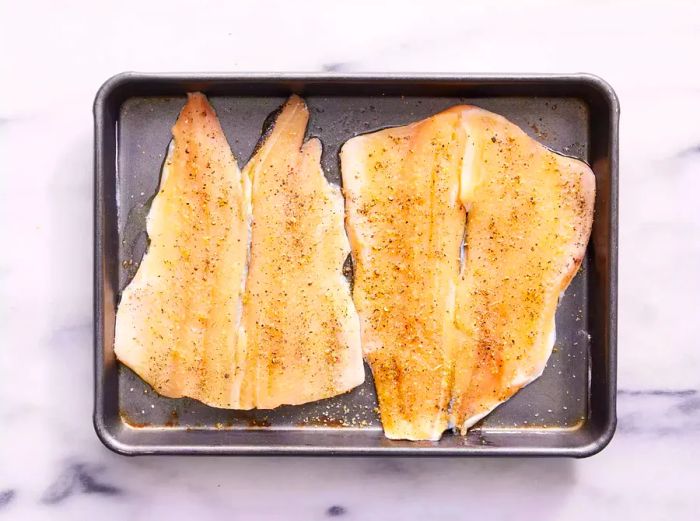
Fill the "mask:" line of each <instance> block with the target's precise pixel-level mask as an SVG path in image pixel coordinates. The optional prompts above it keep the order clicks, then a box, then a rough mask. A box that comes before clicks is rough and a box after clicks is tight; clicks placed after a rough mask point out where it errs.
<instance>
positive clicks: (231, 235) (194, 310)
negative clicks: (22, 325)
mask: <svg viewBox="0 0 700 521" xmlns="http://www.w3.org/2000/svg"><path fill="white" fill-rule="evenodd" d="M172 132H173V141H172V142H171V144H170V147H169V150H168V155H167V157H166V160H165V163H164V166H163V172H162V175H161V181H160V186H159V190H158V193H157V194H156V196H155V198H154V199H153V203H152V205H151V209H150V211H149V214H148V218H147V232H148V236H149V238H150V245H149V247H148V251H147V252H146V254H145V255H144V257H143V259H142V260H141V263H140V265H139V268H138V271H137V273H136V275H135V276H134V278H133V280H132V281H131V282H130V283H129V285H128V286H127V287H126V288H125V289H124V291H123V292H122V295H121V301H120V303H119V307H118V310H117V317H116V325H115V341H114V351H115V354H116V356H117V358H118V359H119V360H120V361H121V362H122V363H124V364H125V365H127V366H129V367H130V368H131V369H132V370H134V371H135V372H136V373H137V374H138V375H139V376H140V377H141V378H143V379H144V380H145V381H147V382H148V383H149V384H151V385H152V386H153V388H154V389H155V390H156V391H157V392H158V393H159V394H161V395H163V396H167V397H171V398H178V397H183V396H187V397H191V398H195V399H197V400H199V401H201V402H203V403H206V404H207V405H211V406H214V407H226V408H233V407H236V406H237V405H238V397H237V396H236V394H235V392H234V389H233V386H232V382H233V381H234V379H235V376H236V375H235V374H234V371H235V363H234V360H235V356H236V351H237V349H238V345H239V342H240V339H239V337H240V333H241V331H240V325H241V311H242V305H241V296H242V292H243V287H244V279H245V266H246V255H247V242H248V228H249V225H248V221H249V219H250V208H249V204H248V202H247V201H248V199H249V187H248V181H247V179H246V178H245V177H243V176H242V175H241V172H240V170H239V169H238V165H237V163H236V159H235V157H234V156H233V154H232V152H231V149H230V147H229V145H228V142H227V141H226V137H225V136H224V133H223V130H222V128H221V125H220V123H219V121H218V119H217V117H216V113H215V112H214V109H213V108H212V107H211V105H210V104H209V102H208V101H207V99H206V97H205V96H204V95H203V94H201V93H193V94H189V95H188V98H187V103H186V105H185V106H184V108H183V109H182V111H181V112H180V115H179V117H178V119H177V121H176V123H175V125H174V127H173V130H172Z"/></svg>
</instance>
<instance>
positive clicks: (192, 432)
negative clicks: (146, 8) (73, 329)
mask: <svg viewBox="0 0 700 521" xmlns="http://www.w3.org/2000/svg"><path fill="white" fill-rule="evenodd" d="M191 90H202V91H204V92H205V93H206V94H208V96H209V99H210V101H211V103H212V105H213V106H214V108H215V109H216V111H217V114H218V116H219V119H220V121H221V124H222V126H223V128H224V131H225V133H226V136H227V138H228V140H229V143H230V145H231V147H232V149H233V152H234V154H235V156H236V158H237V159H238V161H239V165H240V166H241V167H243V165H244V164H245V161H246V160H247V159H248V157H249V156H250V154H251V153H252V150H253V148H254V146H255V144H256V142H257V140H258V139H259V137H260V132H261V129H262V126H263V122H264V121H265V119H266V118H267V117H268V115H269V114H270V113H271V112H273V111H274V110H275V109H277V108H278V107H279V106H280V105H281V104H282V103H283V102H284V100H285V99H286V97H287V95H288V94H290V93H292V92H296V93H298V94H300V95H302V96H304V97H305V100H306V102H307V104H308V106H309V108H310V113H311V117H310V122H309V128H308V135H309V136H317V137H319V138H321V141H322V143H323V157H322V164H323V167H324V170H325V172H326V175H327V177H328V178H329V179H330V180H331V182H334V183H336V184H339V183H340V170H339V161H338V150H339V147H340V146H341V145H342V143H344V142H345V141H346V140H347V139H349V138H350V137H352V136H354V135H356V134H358V133H365V132H368V131H372V130H376V129H379V128H384V127H387V126H395V125H402V124H406V123H409V122H412V121H415V120H418V119H421V118H424V117H426V116H429V115H432V114H434V113H436V112H439V111H440V110H443V109H445V108H447V107H450V106H452V105H455V104H458V103H471V104H474V105H478V106H480V107H483V108H485V109H488V110H491V111H493V112H497V113H499V114H502V115H504V116H506V117H507V118H508V119H510V120H511V121H513V122H515V123H516V124H518V125H519V126H521V127H522V128H523V129H524V130H525V131H526V132H527V133H528V134H530V135H531V136H533V137H534V138H536V139H538V140H539V141H541V142H542V143H544V144H546V145H547V146H549V147H550V148H552V149H554V150H556V151H558V152H561V153H564V154H567V155H570V156H574V157H577V158H580V159H583V160H585V161H587V162H588V163H589V164H591V165H592V167H593V169H594V172H595V174H596V182H597V201H596V214H595V223H594V228H593V234H592V239H591V243H590V245H589V248H588V252H587V255H586V258H585V259H584V262H583V265H582V268H581V270H580V271H579V273H578V274H577V276H576V277H575V278H574V280H573V282H572V283H571V285H570V286H569V288H568V289H567V291H566V293H565V294H564V296H563V298H562V300H561V302H560V306H559V309H558V311H557V317H556V323H557V340H556V343H555V349H554V352H553V354H552V356H551V358H550V360H549V363H548V364H547V369H546V370H545V372H544V374H543V375H542V377H541V378H539V379H538V380H536V381H535V382H533V383H532V384H530V385H529V386H527V387H526V388H524V389H523V390H522V391H521V392H519V393H518V394H517V395H516V396H514V397H513V398H512V399H511V400H509V401H507V402H506V403H505V404H503V405H502V406H500V407H499V408H498V409H497V410H496V411H494V412H493V413H492V414H490V415H489V416H488V417H486V418H485V419H484V420H483V421H482V422H480V423H479V424H477V426H476V427H475V428H473V429H472V430H471V432H470V433H469V435H467V436H466V437H463V436H458V435H452V434H449V433H447V434H446V435H445V436H444V437H443V439H442V440H441V441H440V442H406V441H391V440H387V439H385V438H384V437H383V435H382V433H381V424H380V422H379V419H378V414H377V409H376V406H377V404H376V399H375V393H374V387H373V382H372V379H371V373H370V371H369V369H367V375H368V378H367V381H366V382H365V384H364V385H362V386H361V387H359V388H357V389H355V390H354V391H352V392H350V393H348V394H346V395H343V396H339V397H335V398H331V399H328V400H323V401H321V402H316V403H311V404H306V405H303V406H289V407H281V408H278V409H275V410H272V411H229V410H221V409H214V408H211V407H207V406H205V405H203V404H201V403H199V402H197V401H195V400H191V399H169V398H164V397H161V396H158V395H157V394H156V393H155V392H154V391H153V390H152V389H151V388H150V386H148V385H147V384H145V383H144V382H143V381H142V380H141V379H140V378H138V377H137V376H136V375H135V374H134V373H133V372H132V371H131V370H129V369H128V368H126V367H124V366H122V365H121V364H118V363H116V361H115V359H114V355H113V352H112V343H113V330H114V316H115V311H116V305H117V302H118V295H119V292H120V291H121V290H122V289H123V288H124V287H125V286H126V284H128V282H129V281H130V280H131V277H133V275H134V273H135V272H136V269H137V267H138V263H139V262H140V260H141V257H142V255H143V252H144V250H145V248H146V245H147V237H146V233H145V218H146V215H147V211H148V207H149V204H150V201H151V199H152V197H153V195H154V193H155V192H156V189H157V185H158V182H159V176H160V170H161V167H162V163H163V159H164V156H165V152H166V148H167V145H168V143H169V141H170V139H171V134H170V128H171V127H172V125H173V123H174V122H175V119H176V118H177V115H178V113H179V111H180V109H181V108H182V106H183V105H184V102H185V98H184V93H185V92H187V91H191ZM617 116H618V108H617V102H616V99H615V97H614V94H613V93H612V91H611V90H610V89H609V87H607V85H606V84H604V83H603V82H601V81H600V80H598V79H596V78H594V77H589V76H569V77H520V78H515V77H511V78H506V77H499V78H496V77H492V78H483V77H482V78H476V77H460V78H456V77H439V78H434V77H433V78H428V77H414V78H405V77H393V78H370V77H357V76H354V77H338V76H330V77H322V76H310V77H301V76H293V75H287V76H285V75H277V76H265V77H255V76H226V75H210V76H206V75H200V76H190V77H185V76H160V75H135V74H127V75H121V76H118V77H116V78H113V79H112V80H110V81H109V82H108V83H107V84H105V86H104V87H103V88H102V90H101V91H100V93H99V94H98V96H97V98H96V103H95V117H96V119H95V124H96V126H95V131H96V171H95V175H96V184H95V187H96V194H95V197H96V213H95V219H96V222H95V232H96V238H95V244H96V251H95V315H96V316H95V320H96V336H95V346H96V366H95V371H96V397H95V425H96V429H97V432H98V434H99V435H100V437H101V439H102V440H103V441H104V442H105V443H106V444H107V445H108V446H109V447H110V448H112V449H114V450H117V451H118V452H122V453H126V454H146V453H188V454H189V453H222V454H250V453H255V454H280V453H284V454H288V453H299V454H301V453H303V454H308V453H316V454H327V453H334V454H416V455H418V454H426V455H427V454H444V455H448V454H450V455H457V454H459V455H487V454H504V455H517V454H523V455H572V456H584V455H589V454H591V453H593V452H595V451H597V450H600V449H601V448H602V447H603V446H604V445H605V444H606V443H607V441H608V440H609V438H610V437H611V436H612V433H613V431H614V423H615V410H614V399H615V326H616V248H617V242H616V224H617V222H616V211H617V208H616V205H617V192H616V190H617V172H616V169H617V156H616V153H617Z"/></svg>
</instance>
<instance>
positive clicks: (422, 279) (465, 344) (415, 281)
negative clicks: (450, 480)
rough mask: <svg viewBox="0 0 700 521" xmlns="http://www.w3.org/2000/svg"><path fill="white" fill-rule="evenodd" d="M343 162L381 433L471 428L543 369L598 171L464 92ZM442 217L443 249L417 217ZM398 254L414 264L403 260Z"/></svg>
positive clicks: (348, 149)
mask: <svg viewBox="0 0 700 521" xmlns="http://www.w3.org/2000/svg"><path fill="white" fill-rule="evenodd" d="M514 165H515V167H514ZM341 167H342V175H343V187H344V192H345V195H346V207H347V228H348V233H349V237H350V240H351V246H352V252H353V260H354V262H355V286H354V293H353V297H354V299H355V303H356V307H357V309H358V312H359V314H360V319H361V325H362V339H363V349H364V353H365V358H366V359H367V361H368V362H369V364H370V367H371V368H372V372H373V375H374V379H375V383H376V387H377V394H378V397H379V404H380V414H381V417H382V424H383V427H384V432H385V435H386V436H387V437H389V438H392V439H409V440H438V439H439V438H440V437H441V435H442V433H443V432H444V431H445V430H446V429H447V428H448V427H450V426H454V427H457V428H458V429H459V430H460V431H461V432H462V433H465V432H466V430H467V429H468V428H469V427H471V426H472V425H473V424H474V423H475V422H476V421H478V420H479V419H481V418H483V417H484V416H485V415H487V414H488V413H489V412H490V411H492V410H493V409H494V408H495V407H496V406H497V405H498V404H500V403H502V402H503V401H504V400H507V399H508V398H509V397H511V396H512V395H513V394H515V392H517V390H519V389H520V388H521V387H522V386H524V385H526V384H527V383H529V382H531V381H533V380H534V379H535V378H537V377H538V376H539V375H540V374H541V373H542V370H543V369H544V366H545V364H546V361H547V359H548V357H549V354H550V353H551V349H552V343H553V340H552V338H553V333H554V330H553V324H554V314H555V311H556V306H557V302H558V298H559V295H560V293H561V292H562V291H563V290H564V289H565V288H566V286H567V285H568V284H569V282H570V281H571V279H572V278H573V276H574V274H575V273H576V270H577V269H578V266H579V265H580V263H581V260H582V258H583V256H584V254H585V248H586V244H587V242H588V237H589V234H590V229H591V224H592V216H593V202H594V196H595V182H594V177H593V173H592V171H591V170H590V168H589V167H588V166H587V165H585V164H584V163H582V162H580V161H577V160H574V159H571V158H567V157H564V156H561V155H558V154H556V153H554V152H552V151H550V150H548V149H547V148H545V147H544V146H542V145H541V144H539V143H537V142H536V141H535V140H533V139H531V138H530V137H528V136H527V135H526V134H525V133H524V132H523V131H522V130H521V129H519V128H518V127H517V126H515V125H513V124H512V123H510V122H508V121H507V120H506V119H505V118H502V117H500V116H497V115H495V114H492V113H490V112H488V111H485V110H482V109H479V108H477V107H472V106H466V105H460V106H455V107H452V108H450V109H448V110H446V111H443V112H441V113H439V114H437V115H435V116H432V117H430V118H427V119H425V120H422V121H419V122H416V123H413V124H410V125H406V126H403V127H396V128H391V129H385V130H382V131H379V132H375V133H371V134H365V135H362V136H357V137H355V138H352V139H350V140H349V141H347V142H346V143H345V144H344V145H343V148H342V150H341ZM516 177H518V179H519V182H521V183H522V185H523V188H522V189H521V190H520V191H518V190H517V189H515V188H514V187H513V183H514V182H515V178H516ZM436 179H437V181H438V183H439V184H438V185H434V184H432V183H434V182H435V180H436ZM428 180H430V183H431V184H430V186H428V185H427V184H426V183H427V182H428ZM435 186H438V187H439V188H440V189H435V188H433V187H435ZM411 193H412V194H413V195H412V196H409V195H408V194H411ZM421 194H427V196H421ZM390 197H391V199H390ZM530 197H532V200H530ZM426 198H428V201H426ZM431 205H432V206H431ZM560 205H561V208H559V206H560ZM427 208H436V210H433V211H432V212H429V215H432V217H431V218H430V219H426V211H427V210H426V209H427ZM467 211H468V212H469V213H468V217H467ZM513 215H515V218H513V217H512V216H513ZM436 217H437V218H438V221H437V223H438V224H435V225H434V229H435V230H439V231H440V236H439V240H440V241H441V242H439V243H435V246H437V247H436V248H435V249H433V247H431V246H430V245H431V244H433V243H430V241H428V242H426V241H425V235H424V234H421V233H419V231H421V230H422V227H425V226H426V223H434V222H435V221H434V220H435V218H436ZM465 218H466V225H465ZM518 218H519V219H520V220H519V221H518V220H517V219H518ZM557 219H558V220H557ZM554 223H556V224H554ZM465 233H466V250H465V251H463V252H462V251H460V250H461V246H460V243H461V240H462V238H463V237H464V236H465ZM430 237H431V238H432V235H430ZM432 240H435V239H434V238H433V239H432ZM521 241H524V242H523V245H524V246H522V245H521ZM521 246H522V248H521ZM526 246H529V247H532V248H534V249H533V250H531V251H527V250H525V249H523V248H525V247H526ZM387 251H388V252H389V255H386V252H387ZM407 252H408V253H407ZM416 252H418V253H417V254H416ZM460 253H461V254H462V255H463V261H462V262H461V264H462V266H461V267H460V260H459V259H460ZM416 255H419V256H416ZM548 262H549V264H548ZM538 263H539V264H538ZM542 263H544V264H545V265H546V266H549V268H547V269H543V268H542V267H541V266H542ZM397 264H406V267H410V269H409V270H407V272H406V273H401V272H399V273H398V274H396V273H395V272H394V270H393V266H394V265H397ZM528 277H529V278H528ZM540 283H541V284H542V287H540V285H539V284H540ZM406 295H408V297H407V296H406ZM431 295H432V298H431ZM525 297H527V298H528V299H529V300H526V299H525ZM435 303H438V304H439V305H435ZM384 310H387V311H384ZM382 311H384V313H382ZM531 315H532V316H533V317H534V318H532V319H531V318H530V316H531ZM436 326H437V327H436ZM533 331H534V332H535V333H531V332H533ZM426 332H430V333H431V334H426ZM409 333H410V334H409ZM416 333H419V334H416ZM511 341H512V343H511ZM518 357H519V358H518ZM436 367H437V368H438V369H435V368H436ZM407 374H408V376H407Z"/></svg>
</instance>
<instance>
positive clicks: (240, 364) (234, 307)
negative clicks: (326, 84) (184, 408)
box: [114, 93, 364, 409]
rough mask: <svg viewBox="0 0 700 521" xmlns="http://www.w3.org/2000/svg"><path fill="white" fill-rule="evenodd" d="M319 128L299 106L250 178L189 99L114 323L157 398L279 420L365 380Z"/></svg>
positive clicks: (210, 119) (288, 113) (193, 97)
mask: <svg viewBox="0 0 700 521" xmlns="http://www.w3.org/2000/svg"><path fill="white" fill-rule="evenodd" d="M308 118H309V113H308V110H307V108H306V105H305V104H304V102H303V101H302V100H301V99H300V98H298V97H296V96H293V97H292V98H290V100H289V101H288V102H287V103H286V104H285V105H284V107H283V108H282V110H281V111H280V112H279V114H278V115H277V117H276V120H275V123H274V125H273V126H272V128H271V130H270V131H269V132H267V133H266V134H265V136H264V137H263V140H262V141H261V144H260V145H259V146H258V148H257V149H256V152H255V154H254V156H253V157H252V158H251V160H250V161H249V162H248V164H247V165H246V167H245V169H244V171H243V172H242V173H241V171H240V170H239V169H238V166H237V163H236V160H235V158H234V156H233V154H232V152H231V149H230V147H229V145H228V143H227V141H226V138H225V136H224V133H223V130H222V129H221V126H220V124H219V121H218V119H217V117H216V114H215V113H214V110H213V109H212V107H211V106H210V105H209V103H208V102H207V100H206V98H205V96H204V95H202V94H198V93H197V94H190V95H189V96H188V101H187V104H186V105H185V107H184V108H183V110H182V112H181V113H180V116H179V117H178V120H177V122H176V123H175V126H174V127H173V141H172V142H171V144H170V147H169V151H168V155H167V157H166V160H165V164H164V167H163V172H162V177H161V182H160V188H159V191H158V193H157V194H156V196H155V198H154V200H153V204H152V207H151V209H150V212H149V214H148V221H147V232H148V236H149V238H150V246H149V248H148V251H147V253H146V254H145V255H144V258H143V260H142V262H141V264H140V266H139V269H138V271H137V273H136V275H135V277H134V279H133V280H132V281H131V283H130V284H129V285H128V286H127V287H126V288H125V289H124V291H123V293H122V297H121V302H120V304H119V307H118V311H117V320H116V331H115V345H114V348H115V353H116V356H117V358H118V359H119V360H120V361H122V362H123V363H124V364H126V365H127V366H129V367H130V368H131V369H133V370H134V371H135V372H136V373H137V374H138V375H139V376H141V377H142V378H143V379H144V380H145V381H146V382H148V383H149V384H151V385H152V386H153V387H154V389H155V390H156V391H157V392H158V393H159V394H162V395H164V396H168V397H173V398H176V397H183V396H187V397H191V398H195V399H197V400H199V401H201V402H203V403H205V404H207V405H211V406H214V407H220V408H230V409H252V408H262V409H271V408H274V407H277V406H279V405H283V404H301V403H305V402H309V401H314V400H320V399H322V398H328V397H331V396H335V395H337V394H340V393H343V392H347V391H349V390H351V389H352V388H354V387H356V386H357V385H359V384H361V383H362V382H363V381H364V366H363V361H362V349H361V346H360V333H359V318H358V316H357V312H356V311H355V308H354V304H353V302H352V297H351V294H350V286H349V283H348V282H347V280H346V279H345V278H344V276H343V272H342V268H343V263H344V261H345V258H346V257H347V255H348V254H349V251H350V246H349V243H348V239H347V236H346V235H345V230H344V222H343V221H344V207H343V200H342V195H341V193H340V189H339V188H338V187H336V186H333V185H331V184H329V183H328V182H327V181H326V179H325V177H324V174H323V170H322V169H321V164H320V158H321V143H320V141H319V140H318V139H310V140H308V141H306V142H304V134H305V130H306V125H307V122H308Z"/></svg>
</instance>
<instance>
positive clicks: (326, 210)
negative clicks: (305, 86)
mask: <svg viewBox="0 0 700 521" xmlns="http://www.w3.org/2000/svg"><path fill="white" fill-rule="evenodd" d="M308 119H309V112H308V109H307V107H306V104H305V103H304V101H303V100H302V99H301V98H299V97H298V96H292V97H290V98H289V100H288V101H287V102H286V103H285V105H284V106H283V107H282V110H281V111H280V112H279V113H278V115H277V117H276V120H275V122H274V125H273V127H272V128H271V130H270V131H269V132H268V133H267V135H266V136H265V138H264V141H263V142H262V144H261V145H260V146H258V148H257V149H256V152H255V154H254V156H253V157H252V158H251V160H250V161H249V162H248V164H247V165H246V167H245V168H244V171H243V173H244V176H245V177H246V178H248V179H249V180H250V184H251V187H252V207H253V221H252V237H251V249H250V265H249V272H248V279H247V288H246V295H245V299H244V302H245V303H244V326H245V330H246V336H247V346H248V352H247V353H246V356H245V362H244V364H243V368H244V371H245V376H244V377H243V381H242V384H241V408H248V407H258V408H264V409H271V408H274V407H277V406H279V405H283V404H291V405H294V404H300V403H305V402H309V401H315V400H320V399H323V398H329V397H331V396H335V395H338V394H341V393H344V392H347V391H349V390H351V389H352V388H354V387H356V386H358V385H360V384H361V383H362V382H363V381H364V378H365V375H364V365H363V361H362V349H361V346H360V333H359V318H358V316H357V313H356V311H355V308H354V305H353V302H352V297H351V293H350V286H349V284H348V282H347V280H346V279H345V277H344V276H343V273H342V268H343V263H344V261H345V258H346V257H347V255H348V254H349V251H350V246H349V243H348V239H347V236H346V234H345V229H344V222H343V219H344V208H343V200H342V196H341V194H340V190H339V188H338V187H337V186H334V185H331V184H330V183H329V182H328V181H327V180H326V178H325V176H324V174H323V170H322V169H321V164H320V161H321V142H320V141H319V140H318V139H316V138H312V139H309V140H308V141H306V142H304V135H305V132H306V126H307V123H308Z"/></svg>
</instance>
